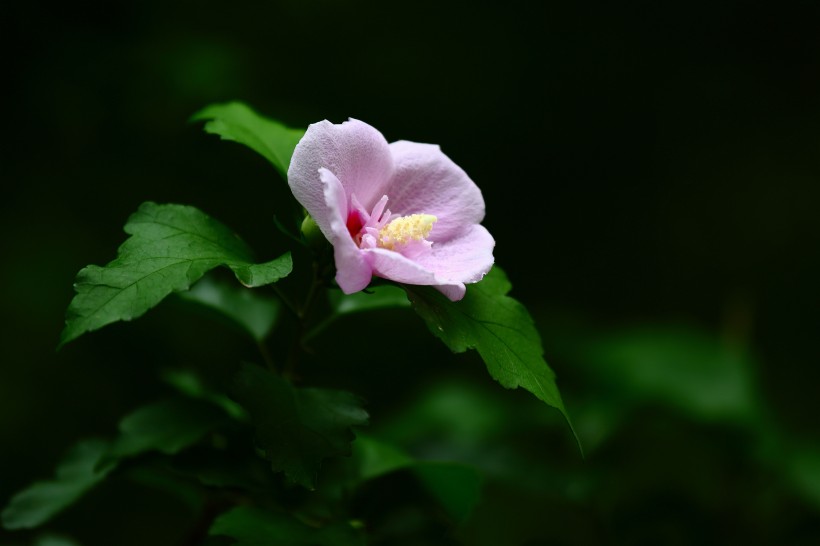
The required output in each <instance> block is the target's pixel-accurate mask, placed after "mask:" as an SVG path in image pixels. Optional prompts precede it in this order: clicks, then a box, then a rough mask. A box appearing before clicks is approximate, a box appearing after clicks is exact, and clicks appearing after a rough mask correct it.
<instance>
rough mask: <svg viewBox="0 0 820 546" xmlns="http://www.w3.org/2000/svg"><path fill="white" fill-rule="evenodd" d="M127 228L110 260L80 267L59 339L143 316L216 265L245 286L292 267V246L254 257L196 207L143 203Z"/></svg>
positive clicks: (277, 276) (274, 277)
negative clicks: (259, 259)
mask: <svg viewBox="0 0 820 546" xmlns="http://www.w3.org/2000/svg"><path fill="white" fill-rule="evenodd" d="M125 231H126V233H128V234H130V235H131V237H129V238H128V239H127V240H126V241H125V243H123V245H122V246H121V247H120V248H119V251H118V253H117V258H116V259H115V260H114V261H112V262H111V263H109V264H108V265H106V266H105V267H99V266H96V265H91V266H88V267H86V268H84V269H82V270H81V271H80V272H79V273H78V275H77V280H76V283H75V285H74V287H75V289H76V291H77V294H76V295H75V296H74V299H73V300H71V304H70V305H69V307H68V312H67V313H66V316H67V318H66V326H65V329H64V330H63V333H62V336H61V338H60V346H62V345H64V344H66V343H68V342H69V341H71V340H73V339H76V338H77V337H79V336H80V335H82V334H83V333H85V332H89V331H92V330H96V329H98V328H101V327H102V326H105V325H107V324H110V323H112V322H116V321H118V320H131V319H133V318H137V317H139V316H141V315H142V314H143V313H145V312H146V311H148V310H149V309H150V308H152V307H154V306H155V305H157V304H158V303H159V302H160V301H162V300H163V299H164V298H165V297H166V296H167V295H168V294H170V293H171V292H180V291H183V290H187V289H188V288H189V287H190V286H191V284H193V283H194V282H196V281H197V280H199V278H200V277H202V276H203V275H204V274H205V273H206V272H207V271H209V270H211V269H213V268H215V267H217V266H219V265H225V266H228V267H229V268H231V269H232V270H233V272H234V274H235V275H236V277H237V279H239V281H240V282H242V283H243V284H245V285H246V286H262V285H265V284H270V283H273V282H276V281H277V280H279V279H280V278H282V277H284V276H286V275H288V274H289V273H290V271H291V268H292V262H291V258H290V253H286V254H284V255H282V256H280V257H279V258H276V259H275V260H272V261H270V262H266V263H264V264H253V263H252V261H253V255H252V253H251V250H250V249H249V248H248V246H247V245H245V243H243V242H242V241H241V240H240V239H239V238H238V237H237V236H236V235H235V234H234V233H233V232H232V231H230V230H229V229H228V228H227V227H225V226H224V225H223V224H221V223H219V222H217V221H216V220H213V219H212V218H210V217H209V216H207V215H206V214H205V213H203V212H201V211H200V210H198V209H196V208H194V207H188V206H183V205H157V204H156V203H151V202H148V203H143V204H142V206H140V208H139V210H138V211H137V212H136V213H134V214H132V215H131V218H129V219H128V223H126V225H125Z"/></svg>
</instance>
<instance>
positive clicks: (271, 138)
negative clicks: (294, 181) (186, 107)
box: [191, 102, 305, 180]
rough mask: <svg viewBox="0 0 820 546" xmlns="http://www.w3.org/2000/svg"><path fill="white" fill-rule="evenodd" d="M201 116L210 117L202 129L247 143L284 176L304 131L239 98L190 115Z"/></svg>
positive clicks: (194, 119) (202, 118) (197, 118)
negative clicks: (292, 127) (259, 112)
mask: <svg viewBox="0 0 820 546" xmlns="http://www.w3.org/2000/svg"><path fill="white" fill-rule="evenodd" d="M204 120H210V121H208V122H207V123H206V124H205V132H207V133H210V134H214V135H219V136H220V137H222V139H223V140H232V141H234V142H239V143H240V144H244V145H245V146H248V147H249V148H251V149H252V150H254V151H256V152H257V153H259V154H261V155H262V156H263V157H265V159H267V160H268V161H270V162H271V164H273V166H274V167H276V170H278V171H279V174H281V175H282V178H283V179H284V180H287V178H288V166H289V165H290V158H291V156H292V155H293V150H294V148H296V144H298V143H299V140H301V138H302V136H304V134H305V130H304V129H291V128H289V127H286V126H285V125H283V124H281V123H279V122H278V121H275V120H273V119H270V118H266V117H264V116H260V115H259V114H257V113H256V112H254V111H253V110H252V109H251V108H250V107H249V106H248V105H246V104H244V103H242V102H228V103H224V104H212V105H210V106H207V107H205V108H204V109H202V110H200V111H199V112H197V113H196V114H194V115H193V116H192V117H191V121H204Z"/></svg>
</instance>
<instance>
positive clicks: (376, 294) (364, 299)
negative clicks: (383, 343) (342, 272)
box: [328, 284, 410, 315]
mask: <svg viewBox="0 0 820 546" xmlns="http://www.w3.org/2000/svg"><path fill="white" fill-rule="evenodd" d="M328 297H329V299H330V306H331V308H332V309H333V311H334V312H335V313H336V314H337V315H350V314H353V313H361V312H364V311H373V310H376V309H394V308H401V307H410V302H409V301H408V300H407V295H406V294H405V292H404V290H402V289H401V288H398V287H396V286H391V285H389V284H385V285H381V286H373V287H370V288H368V289H367V291H366V292H365V291H363V292H356V293H354V294H344V293H343V292H341V291H333V292H330V294H329V296H328Z"/></svg>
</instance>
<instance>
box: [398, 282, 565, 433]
mask: <svg viewBox="0 0 820 546" xmlns="http://www.w3.org/2000/svg"><path fill="white" fill-rule="evenodd" d="M404 288H405V290H406V291H407V294H408V296H409V297H410V303H411V304H412V305H413V309H415V311H416V312H417V313H418V314H419V315H420V316H421V317H422V318H423V319H424V321H425V322H426V323H427V326H428V328H429V329H430V331H431V332H432V333H433V334H434V335H436V336H437V337H438V338H440V339H441V340H442V341H443V342H444V343H445V344H446V345H447V346H448V347H449V348H450V350H451V351H453V352H455V353H461V352H464V351H466V350H467V349H476V350H477V351H478V353H479V354H480V355H481V358H482V359H484V363H485V364H486V365H487V370H488V371H489V372H490V375H491V376H492V377H493V378H494V379H495V380H496V381H498V382H499V383H501V384H502V385H503V386H504V387H506V388H508V389H514V388H517V387H523V388H525V389H527V390H528V391H530V392H531V393H533V394H534V395H535V396H536V397H538V399H540V400H542V401H543V402H546V403H547V404H549V405H550V406H552V407H554V408H557V409H558V410H559V411H560V412H561V413H562V414H564V417H566V419H567V421H568V422H569V416H568V415H567V411H566V409H565V408H564V403H563V401H562V400H561V394H560V393H559V392H558V386H557V385H556V384H555V374H554V373H553V371H552V370H551V369H550V367H549V366H548V365H547V363H546V361H545V360H544V357H543V354H544V350H543V348H542V347H541V337H540V336H539V335H538V331H537V330H536V329H535V325H534V323H533V320H532V317H531V316H530V314H529V313H528V312H527V310H526V308H525V307H524V306H523V305H521V304H520V303H519V302H518V301H516V300H514V299H513V298H511V297H509V296H507V292H509V291H510V288H512V285H511V284H510V282H509V280H507V276H506V275H505V274H504V272H503V271H502V270H501V268H499V267H498V266H495V267H493V269H492V270H491V271H490V272H489V273H488V274H487V275H486V276H485V277H484V279H483V280H482V281H481V282H479V283H477V284H471V285H469V287H468V288H467V294H466V295H465V296H464V299H462V300H461V301H457V302H453V301H450V300H449V299H447V298H446V297H445V296H444V295H443V294H442V293H441V292H439V291H438V290H436V289H435V288H432V287H429V286H410V285H406V286H405V287H404Z"/></svg>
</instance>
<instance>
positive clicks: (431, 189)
mask: <svg viewBox="0 0 820 546" xmlns="http://www.w3.org/2000/svg"><path fill="white" fill-rule="evenodd" d="M390 152H391V153H392V154H393V160H394V162H395V172H394V173H393V178H392V179H391V180H390V186H389V187H388V189H387V192H386V193H387V195H388V196H389V197H390V203H389V205H390V210H391V211H392V212H393V214H396V215H401V216H407V215H410V214H432V215H433V216H436V217H437V218H438V221H437V222H436V224H435V225H434V226H433V230H432V231H431V232H430V236H429V237H428V239H429V240H430V241H433V242H439V241H449V240H450V239H453V238H457V237H460V236H462V235H464V233H466V232H467V231H468V230H469V228H470V226H472V225H473V224H478V223H479V222H481V220H483V219H484V198H483V197H482V195H481V190H479V189H478V186H476V185H475V183H474V182H473V181H472V180H470V177H469V176H467V173H465V172H464V171H463V170H462V169H461V167H459V166H458V165H456V164H455V163H454V162H453V161H452V160H451V159H450V158H449V157H447V156H446V155H444V153H443V152H442V151H441V149H440V148H439V147H438V146H436V145H433V144H420V143H417V142H408V141H406V140H400V141H398V142H393V143H391V144H390Z"/></svg>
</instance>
